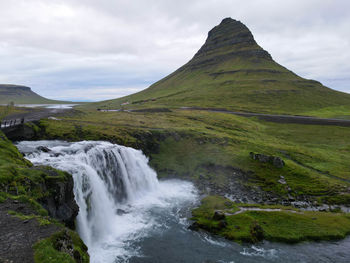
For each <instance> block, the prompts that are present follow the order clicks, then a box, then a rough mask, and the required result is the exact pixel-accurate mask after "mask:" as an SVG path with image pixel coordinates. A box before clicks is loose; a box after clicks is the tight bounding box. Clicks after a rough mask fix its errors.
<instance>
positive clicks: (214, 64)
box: [93, 18, 350, 114]
mask: <svg viewBox="0 0 350 263" xmlns="http://www.w3.org/2000/svg"><path fill="white" fill-rule="evenodd" d="M124 102H129V103H130V104H129V105H127V106H125V107H126V108H146V107H183V106H192V107H213V108H226V109H230V110H239V111H254V112H273V113H290V114H292V113H293V114H301V113H305V112H312V111H317V110H320V109H322V108H327V109H328V110H329V109H330V108H331V109H333V108H334V109H336V108H339V107H341V105H345V106H343V107H346V108H348V107H349V108H350V106H349V105H350V94H346V93H342V92H338V91H335V90H332V89H329V88H327V87H325V86H323V85H322V84H321V83H319V82H317V81H314V80H307V79H304V78H302V77H299V76H298V75H296V74H294V73H293V72H292V71H290V70H288V69H286V68H285V67H283V66H281V65H279V64H278V63H276V62H275V61H274V60H273V58H272V57H271V55H270V54H269V53H268V52H267V51H265V50H264V49H262V48H261V47H260V46H259V45H258V44H257V43H256V41H255V40H254V37H253V35H252V33H251V32H250V30H249V29H248V28H247V27H246V26H245V25H244V24H242V23H241V22H240V21H236V20H233V19H231V18H225V19H224V20H223V21H222V22H221V23H220V24H219V25H218V26H216V27H214V28H213V29H212V30H210V32H209V33H208V38H207V40H206V42H205V43H204V45H203V46H202V47H201V48H200V49H199V51H198V52H197V53H196V54H195V56H194V57H193V58H192V59H191V60H190V61H189V62H188V63H187V64H185V65H184V66H182V67H180V68H179V69H178V70H176V71H175V72H173V73H172V74H170V75H169V76H167V77H165V78H163V79H162V80H160V81H158V82H156V83H155V84H153V85H151V86H150V87H149V88H147V89H145V90H143V91H141V92H139V93H136V94H133V95H130V96H126V97H123V98H120V99H116V100H109V101H104V102H100V103H97V104H93V105H94V106H97V107H101V108H103V107H107V108H120V104H121V103H124Z"/></svg>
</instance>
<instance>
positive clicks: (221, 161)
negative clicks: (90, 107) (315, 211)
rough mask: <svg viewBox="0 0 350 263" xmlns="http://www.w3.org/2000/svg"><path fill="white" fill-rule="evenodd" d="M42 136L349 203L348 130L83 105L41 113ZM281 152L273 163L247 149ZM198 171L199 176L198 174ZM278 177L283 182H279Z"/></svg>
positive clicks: (177, 170) (222, 180) (166, 172)
mask: <svg viewBox="0 0 350 263" xmlns="http://www.w3.org/2000/svg"><path fill="white" fill-rule="evenodd" d="M39 130H41V131H40V132H39V133H41V134H40V137H41V138H61V139H67V140H83V139H89V140H109V141H112V142H115V143H119V144H123V145H128V146H132V147H135V148H139V149H142V150H143V151H144V152H145V153H146V154H147V155H148V156H149V157H150V164H151V166H153V167H154V168H155V169H156V170H157V172H158V175H159V176H160V177H166V176H170V175H175V176H178V177H182V178H188V179H190V180H194V181H200V180H202V179H201V178H202V177H203V175H204V177H207V178H210V180H211V183H213V184H214V185H215V186H218V187H220V186H224V185H225V184H226V183H227V180H228V178H229V176H230V175H229V174H228V173H229V170H228V171H225V169H221V170H217V171H215V170H214V171H213V170H211V169H207V167H209V166H217V167H223V168H230V167H233V168H238V169H241V170H243V171H245V172H247V173H250V174H251V177H250V179H249V180H247V181H246V182H244V183H245V184H246V185H248V186H249V185H252V186H257V187H260V188H261V189H263V190H264V191H266V192H271V193H274V194H275V195H277V196H280V197H281V198H287V196H294V197H298V196H304V195H306V196H308V197H310V198H311V199H312V200H314V201H316V202H321V203H322V202H330V203H333V204H350V192H349V190H350V188H349V187H350V169H349V166H350V158H349V156H350V155H349V152H350V139H349V138H350V129H349V128H344V127H336V126H318V125H299V124H278V123H270V122H264V121H260V120H258V119H256V118H244V117H239V116H234V115H230V114H225V113H212V112H205V111H184V110H174V111H172V112H166V113H147V112H146V113H136V112H132V113H131V112H98V111H85V112H80V113H78V114H75V115H71V116H67V117H65V118H62V119H61V120H60V121H55V120H42V121H41V123H40V129H39ZM250 152H255V153H262V154H267V155H273V156H280V157H281V158H282V159H284V161H285V164H286V165H285V167H283V168H276V167H274V166H273V165H271V164H269V163H260V162H258V161H255V160H253V159H251V158H250V156H249V153H250ZM201 176H202V177H201ZM280 176H284V178H285V180H286V182H287V184H286V185H283V184H281V183H279V182H278V180H279V179H280Z"/></svg>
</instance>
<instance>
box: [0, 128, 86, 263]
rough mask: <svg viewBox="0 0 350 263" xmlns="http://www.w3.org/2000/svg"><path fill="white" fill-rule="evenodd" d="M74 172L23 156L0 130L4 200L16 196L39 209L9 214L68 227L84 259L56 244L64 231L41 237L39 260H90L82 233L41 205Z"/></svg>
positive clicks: (0, 194) (0, 192)
mask: <svg viewBox="0 0 350 263" xmlns="http://www.w3.org/2000/svg"><path fill="white" fill-rule="evenodd" d="M70 177H71V175H69V174H68V173H66V172H62V171H59V170H56V169H53V168H51V167H46V166H38V167H33V165H32V164H31V163H30V162H29V161H27V160H26V159H24V158H23V156H22V154H21V153H20V152H19V151H18V150H17V148H16V147H15V146H14V145H13V144H12V143H11V142H10V141H9V140H8V139H7V138H6V137H5V135H4V134H3V133H2V132H1V131H0V203H1V202H4V201H5V200H6V199H8V198H10V199H14V200H17V201H19V202H20V203H26V204H29V205H30V206H31V207H32V208H33V209H34V211H35V213H34V214H31V215H23V214H20V213H17V212H15V211H9V214H11V215H13V216H15V217H17V218H20V219H22V220H29V219H33V218H35V219H36V220H38V222H39V226H45V225H50V224H55V225H57V226H59V227H60V228H61V229H62V231H68V232H69V236H70V237H71V238H70V239H71V240H72V242H73V244H74V251H77V252H75V255H76V256H77V253H78V254H79V256H78V257H80V259H82V260H77V259H74V257H72V255H69V253H66V252H65V251H59V249H58V248H57V247H55V246H54V244H55V242H54V241H55V240H57V239H58V238H59V237H60V236H61V234H55V235H54V236H52V237H50V238H48V239H45V240H43V241H40V242H39V243H38V244H36V245H35V262H45V263H49V262H88V255H87V252H86V250H87V249H86V247H85V245H83V243H82V241H81V240H80V238H79V236H78V235H77V234H76V233H74V232H72V231H70V230H67V229H66V228H65V227H64V226H63V225H62V224H61V223H59V222H58V221H57V220H55V219H53V218H50V217H49V216H48V211H47V210H45V209H44V208H43V207H42V205H40V203H39V200H40V199H42V198H45V197H48V196H51V195H52V194H54V193H53V191H51V190H52V187H51V186H53V185H55V184H57V183H61V182H65V181H67V180H68V179H70Z"/></svg>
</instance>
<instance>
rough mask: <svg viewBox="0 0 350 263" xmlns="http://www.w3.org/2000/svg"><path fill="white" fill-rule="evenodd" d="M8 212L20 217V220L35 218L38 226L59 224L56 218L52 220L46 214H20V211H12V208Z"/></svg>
mask: <svg viewBox="0 0 350 263" xmlns="http://www.w3.org/2000/svg"><path fill="white" fill-rule="evenodd" d="M8 214H10V215H12V216H15V217H17V218H19V219H22V220H30V219H33V218H35V219H36V220H37V221H38V222H39V225H40V226H45V225H50V224H53V223H55V224H58V225H60V224H59V223H58V222H57V221H56V220H53V219H52V218H50V217H48V216H47V215H33V214H31V215H24V214H21V213H18V212H15V211H12V210H9V211H8Z"/></svg>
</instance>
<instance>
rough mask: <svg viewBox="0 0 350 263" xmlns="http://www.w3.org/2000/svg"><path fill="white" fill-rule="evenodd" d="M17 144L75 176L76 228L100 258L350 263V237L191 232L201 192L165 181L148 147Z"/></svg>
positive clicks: (104, 261)
mask: <svg viewBox="0 0 350 263" xmlns="http://www.w3.org/2000/svg"><path fill="white" fill-rule="evenodd" d="M39 146H45V147H47V148H48V149H49V151H47V150H46V152H44V151H42V150H38V149H37V147H39ZM17 147H18V148H19V150H20V151H21V152H23V153H24V154H25V157H26V158H27V159H28V160H30V161H31V162H32V163H34V164H36V165H49V166H52V167H54V168H58V169H61V170H65V171H67V172H69V173H71V174H72V175H73V178H74V193H75V199H76V201H77V203H78V205H79V208H80V210H79V214H78V217H77V230H78V233H79V235H80V236H81V238H82V239H83V240H84V242H85V244H86V245H87V246H88V249H89V251H88V252H89V254H90V257H91V262H93V263H114V262H130V263H139V262H145V263H148V262H149V263H157V262H160V263H163V262H166V263H178V262H184V263H187V262H188V263H197V262H198V263H202V262H203V263H204V262H206V263H209V262H213V263H214V262H216V263H225V262H226V263H232V262H235V263H237V262H243V263H244V262H283V263H286V262H350V238H347V239H345V240H342V241H337V242H317V243H316V242H310V243H301V244H297V245H287V244H279V243H270V242H263V243H260V244H257V245H251V244H237V243H235V242H231V241H228V240H224V239H222V238H219V237H214V236H211V235H208V234H207V233H205V232H194V231H191V230H188V226H189V225H190V223H191V222H190V220H189V218H190V216H191V212H190V211H191V209H192V208H194V207H196V206H197V205H198V203H199V200H200V196H199V193H198V191H197V189H196V188H195V186H194V185H193V184H192V183H190V182H187V181H182V180H161V181H159V180H158V179H157V175H156V173H155V171H154V170H152V169H151V168H150V167H149V165H148V159H147V158H146V157H145V156H144V155H143V153H142V152H141V151H138V150H135V149H132V148H129V147H124V146H120V145H115V144H111V143H108V142H101V141H83V142H76V143H69V142H64V141H34V142H29V141H24V142H19V143H18V144H17Z"/></svg>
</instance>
